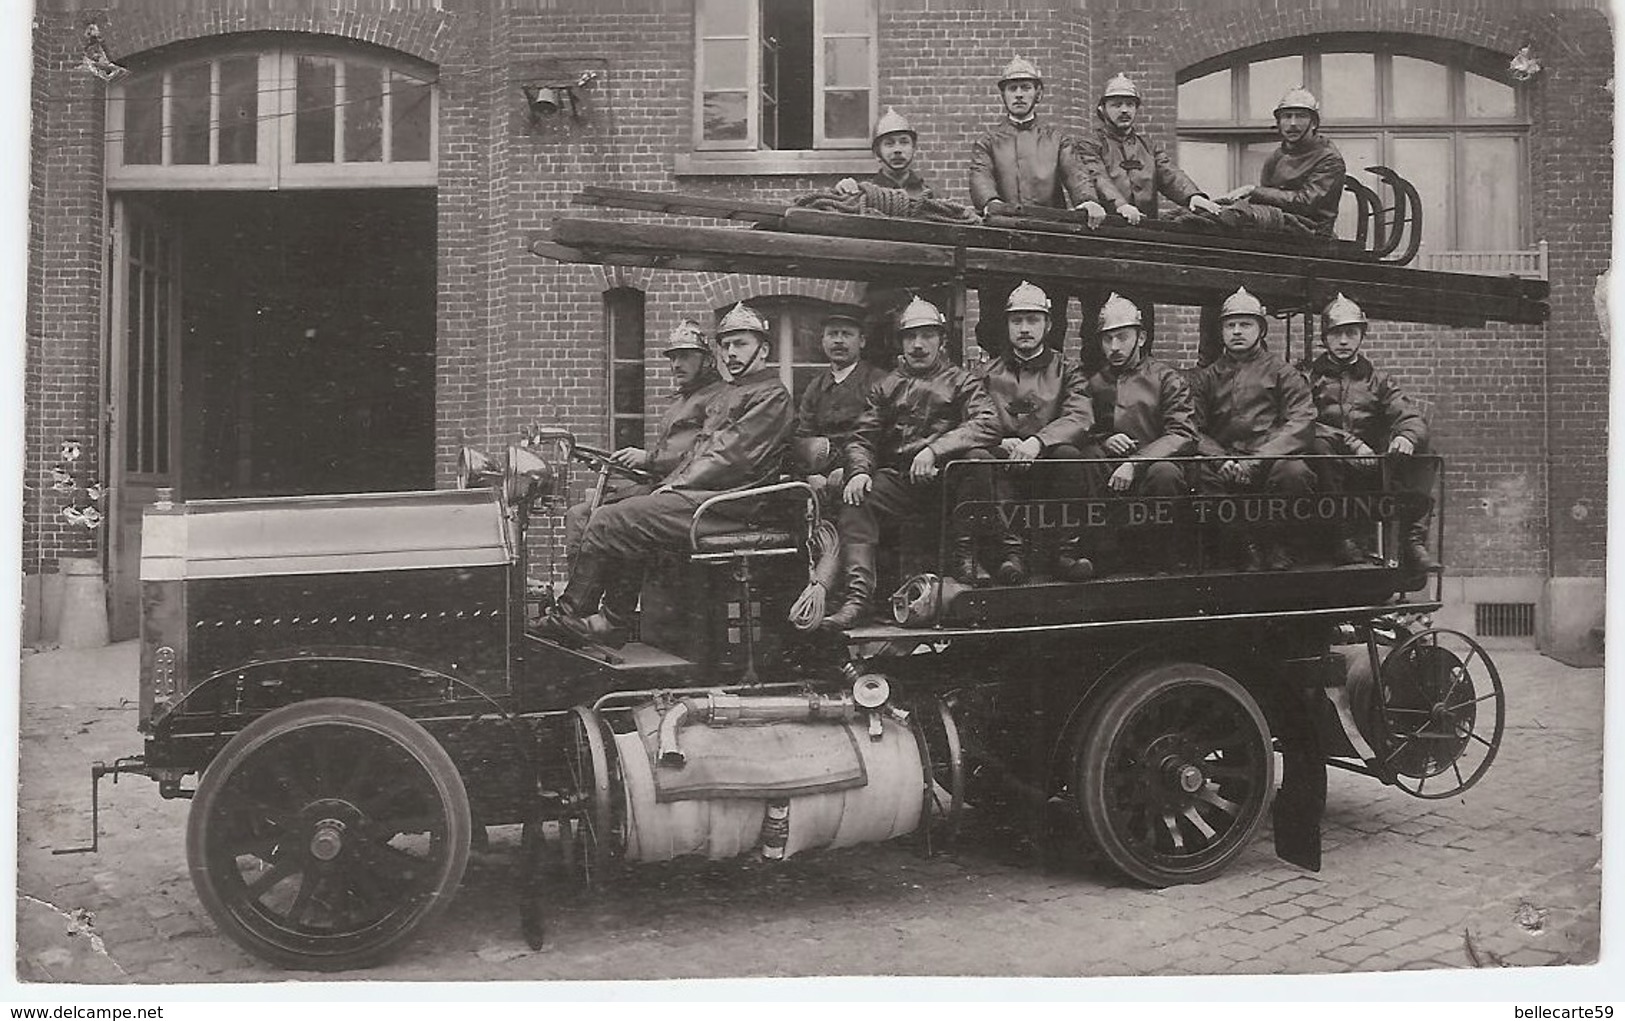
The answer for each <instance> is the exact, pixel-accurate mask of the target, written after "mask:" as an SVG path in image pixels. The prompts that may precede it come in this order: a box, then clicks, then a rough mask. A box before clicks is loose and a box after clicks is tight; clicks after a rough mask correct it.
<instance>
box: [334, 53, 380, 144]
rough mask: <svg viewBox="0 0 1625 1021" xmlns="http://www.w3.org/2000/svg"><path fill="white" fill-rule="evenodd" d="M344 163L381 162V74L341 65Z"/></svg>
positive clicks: (369, 67)
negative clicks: (342, 78) (342, 67)
mask: <svg viewBox="0 0 1625 1021" xmlns="http://www.w3.org/2000/svg"><path fill="white" fill-rule="evenodd" d="M343 120H344V159H345V162H347V163H374V162H377V161H378V160H381V159H383V158H384V70H383V68H381V67H377V66H374V65H372V64H352V63H349V62H346V63H345V65H344V117H343Z"/></svg>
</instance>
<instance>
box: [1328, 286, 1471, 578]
mask: <svg viewBox="0 0 1625 1021" xmlns="http://www.w3.org/2000/svg"><path fill="white" fill-rule="evenodd" d="M1322 314H1323V315H1324V316H1325V325H1324V331H1323V332H1322V334H1321V344H1322V346H1323V347H1324V348H1325V350H1324V351H1323V352H1322V353H1321V354H1320V355H1319V356H1318V357H1316V358H1315V359H1314V360H1313V361H1311V362H1309V363H1308V364H1307V365H1305V366H1304V371H1305V374H1306V375H1307V376H1308V377H1309V388H1310V392H1311V393H1312V394H1313V395H1314V400H1315V410H1316V413H1317V415H1318V421H1317V422H1316V424H1315V444H1314V449H1315V453H1317V454H1341V455H1343V456H1344V458H1346V460H1338V461H1317V462H1316V466H1317V467H1318V468H1319V469H1320V480H1321V484H1322V485H1323V486H1325V487H1326V488H1327V489H1329V490H1332V491H1334V492H1342V491H1343V490H1344V489H1346V488H1347V487H1348V484H1349V483H1350V482H1363V483H1366V484H1368V485H1369V484H1371V483H1373V482H1375V481H1376V480H1377V478H1378V477H1379V472H1378V466H1377V458H1378V457H1381V456H1382V455H1384V454H1388V455H1392V456H1393V458H1394V459H1393V461H1391V462H1390V464H1391V465H1392V466H1393V469H1394V476H1395V481H1396V482H1397V483H1398V484H1399V486H1400V487H1401V488H1403V489H1405V490H1407V491H1409V492H1413V493H1417V494H1420V495H1421V497H1422V501H1423V502H1422V507H1423V510H1422V513H1421V514H1420V515H1419V516H1418V517H1417V520H1415V521H1414V522H1412V523H1411V524H1410V526H1409V529H1408V531H1407V532H1406V535H1405V541H1404V542H1403V543H1402V544H1401V546H1400V553H1401V556H1402V561H1403V566H1404V568H1405V569H1406V570H1407V571H1412V572H1426V571H1433V570H1436V569H1437V568H1438V566H1439V565H1438V563H1437V562H1436V561H1435V560H1434V559H1433V554H1432V553H1431V552H1429V550H1428V544H1427V540H1428V524H1429V520H1430V516H1431V514H1432V511H1433V483H1434V475H1435V473H1436V471H1437V469H1436V466H1435V465H1434V463H1433V462H1431V461H1423V460H1419V459H1417V458H1415V457H1413V456H1412V455H1416V454H1425V453H1427V445H1428V426H1427V421H1426V420H1425V419H1424V418H1423V417H1422V414H1421V413H1420V412H1419V411H1418V410H1417V409H1416V406H1415V405H1413V404H1412V403H1411V402H1410V401H1409V400H1408V399H1407V398H1406V396H1405V391H1404V390H1403V389H1401V388H1400V385H1399V383H1398V381H1396V380H1395V379H1394V377H1393V376H1392V375H1390V374H1389V373H1387V372H1384V371H1383V370H1382V369H1379V368H1377V367H1376V366H1375V365H1373V364H1371V359H1369V358H1367V357H1366V356H1365V355H1363V354H1361V353H1360V345H1361V344H1362V343H1364V341H1365V333H1366V329H1367V327H1368V326H1369V323H1368V322H1367V320H1366V317H1365V313H1364V312H1363V311H1361V309H1360V306H1359V305H1356V304H1355V303H1354V302H1352V301H1350V300H1349V299H1348V298H1345V297H1343V295H1341V294H1339V295H1337V296H1336V297H1335V298H1333V299H1332V300H1331V302H1330V303H1328V304H1327V306H1326V310H1325V312H1324V313H1322ZM1337 553H1338V559H1339V560H1340V561H1341V562H1343V563H1345V564H1356V563H1362V562H1364V561H1365V559H1366V558H1365V556H1364V554H1363V553H1362V552H1361V550H1360V548H1359V547H1358V546H1357V545H1356V544H1355V543H1354V540H1353V539H1352V538H1351V537H1350V535H1349V532H1348V530H1347V529H1346V528H1345V529H1344V530H1343V531H1342V532H1341V535H1340V537H1339V540H1338V544H1337Z"/></svg>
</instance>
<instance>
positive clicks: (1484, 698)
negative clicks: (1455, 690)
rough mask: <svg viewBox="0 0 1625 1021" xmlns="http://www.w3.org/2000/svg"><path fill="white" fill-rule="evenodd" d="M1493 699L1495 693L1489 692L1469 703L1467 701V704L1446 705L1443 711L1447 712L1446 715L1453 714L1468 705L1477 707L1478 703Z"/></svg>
mask: <svg viewBox="0 0 1625 1021" xmlns="http://www.w3.org/2000/svg"><path fill="white" fill-rule="evenodd" d="M1495 697H1496V693H1495V692H1493V691H1492V692H1489V693H1488V694H1484V695H1480V696H1478V697H1477V698H1475V699H1472V700H1471V701H1468V702H1457V703H1456V704H1455V705H1447V706H1445V707H1444V711H1445V712H1447V713H1453V712H1455V711H1456V710H1457V709H1465V708H1467V707H1468V706H1470V705H1477V704H1478V703H1480V702H1487V701H1489V700H1490V699H1492V698H1495Z"/></svg>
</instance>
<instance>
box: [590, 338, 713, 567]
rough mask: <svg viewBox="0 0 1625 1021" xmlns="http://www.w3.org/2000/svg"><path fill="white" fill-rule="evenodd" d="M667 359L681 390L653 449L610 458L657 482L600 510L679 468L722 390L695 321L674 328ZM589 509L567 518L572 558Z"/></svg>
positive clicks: (611, 496) (607, 497)
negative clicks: (713, 402)
mask: <svg viewBox="0 0 1625 1021" xmlns="http://www.w3.org/2000/svg"><path fill="white" fill-rule="evenodd" d="M665 355H666V360H667V361H668V362H670V363H671V379H672V382H673V383H675V384H676V385H677V389H676V391H674V392H673V393H672V395H671V397H670V398H669V399H668V400H669V403H667V405H666V410H665V411H663V412H661V413H660V430H659V432H657V433H656V434H655V442H654V445H653V446H652V447H650V448H649V449H648V450H644V449H643V448H642V447H622V448H620V449H619V450H617V451H615V452H614V453H613V454H611V455H610V458H609V459H610V460H611V461H614V462H615V463H616V464H619V465H623V466H625V467H627V468H636V469H638V470H639V471H642V472H646V473H647V474H648V475H649V476H650V477H651V478H652V479H653V480H654V481H653V482H649V483H640V484H634V485H627V486H620V487H618V488H616V489H614V490H611V491H610V492H608V493H605V494H603V496H602V497H601V499H600V503H599V505H600V506H604V505H607V504H611V503H615V502H617V501H620V500H625V499H627V498H628V497H633V496H643V495H645V494H647V493H649V492H650V491H652V490H653V489H654V487H655V486H656V485H658V484H659V481H660V480H661V479H664V478H665V477H666V476H667V475H668V474H669V473H670V472H671V470H672V469H673V468H676V467H677V464H678V462H680V461H681V460H682V459H683V456H684V455H685V454H687V453H688V451H689V448H690V447H692V446H693V445H694V440H695V439H696V438H697V437H698V436H699V434H700V426H701V425H703V424H704V423H705V406H706V404H708V403H709V402H710V400H711V398H712V397H715V396H716V395H717V393H718V392H719V391H720V390H721V389H722V388H723V382H722V377H721V376H720V375H718V374H717V366H716V360H715V359H714V358H713V357H712V355H711V348H710V346H709V345H707V344H706V341H705V333H704V331H702V330H701V329H700V324H699V323H697V322H695V321H694V320H693V319H684V320H683V321H682V322H680V323H678V324H677V325H676V326H674V327H673V328H672V331H671V339H670V340H669V341H668V342H667V344H666V351H665ZM588 510H589V507H588V504H587V503H585V502H583V503H578V504H576V505H575V506H573V507H571V508H570V509H569V510H568V511H566V512H565V514H564V539H565V546H566V548H567V549H568V550H569V555H570V556H572V557H573V556H574V555H575V550H576V547H577V546H578V545H579V544H580V542H581V533H582V532H583V531H584V530H585V529H586V527H587V516H588Z"/></svg>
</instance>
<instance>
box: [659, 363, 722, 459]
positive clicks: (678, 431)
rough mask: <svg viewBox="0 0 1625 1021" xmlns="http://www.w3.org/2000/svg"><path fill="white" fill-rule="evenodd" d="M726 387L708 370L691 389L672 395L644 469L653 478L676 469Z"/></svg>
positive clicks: (661, 418)
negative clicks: (707, 410)
mask: <svg viewBox="0 0 1625 1021" xmlns="http://www.w3.org/2000/svg"><path fill="white" fill-rule="evenodd" d="M726 385H727V384H726V383H724V382H723V381H722V377H721V376H719V375H717V373H716V370H715V369H712V368H709V367H707V368H705V369H703V370H701V372H700V374H699V375H698V376H697V377H695V379H694V384H693V385H692V386H690V387H688V389H686V390H679V391H677V392H676V393H675V394H673V395H672V397H671V403H670V404H667V405H666V410H665V411H663V412H661V413H660V432H659V434H658V435H657V436H656V437H655V442H654V446H652V447H650V448H649V463H648V464H647V465H645V468H646V470H647V471H648V472H649V473H650V474H651V475H654V476H655V477H657V478H664V477H665V476H666V475H667V474H669V473H670V472H671V470H672V469H673V468H675V467H677V463H678V462H679V461H681V460H682V459H683V455H685V454H687V453H688V451H689V449H690V448H691V447H693V446H694V438H695V437H696V436H698V435H699V434H700V428H701V426H703V425H705V406H706V405H707V404H708V403H710V401H711V398H713V397H715V396H716V395H717V393H718V392H720V391H721V390H722V388H723V387H724V386H726Z"/></svg>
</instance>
